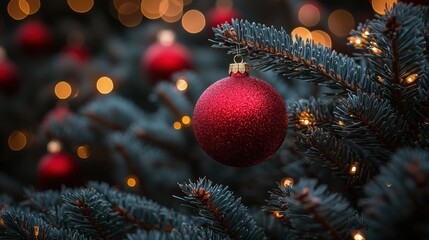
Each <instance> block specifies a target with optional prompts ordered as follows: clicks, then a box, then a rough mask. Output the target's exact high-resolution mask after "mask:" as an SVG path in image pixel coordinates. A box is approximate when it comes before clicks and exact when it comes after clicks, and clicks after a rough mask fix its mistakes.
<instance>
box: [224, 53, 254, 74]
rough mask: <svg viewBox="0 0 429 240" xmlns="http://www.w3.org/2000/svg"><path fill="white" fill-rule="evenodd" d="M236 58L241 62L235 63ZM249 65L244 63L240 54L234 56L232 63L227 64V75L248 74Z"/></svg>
mask: <svg viewBox="0 0 429 240" xmlns="http://www.w3.org/2000/svg"><path fill="white" fill-rule="evenodd" d="M237 58H240V59H241V61H240V62H237ZM249 72H250V65H249V64H247V63H245V62H244V59H243V57H242V56H241V55H240V54H237V55H235V56H234V63H231V64H229V70H228V74H229V75H231V74H238V73H240V74H246V73H247V74H249Z"/></svg>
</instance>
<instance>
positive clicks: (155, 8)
mask: <svg viewBox="0 0 429 240" xmlns="http://www.w3.org/2000/svg"><path fill="white" fill-rule="evenodd" d="M165 1H166V0H142V2H141V4H140V10H141V12H142V13H143V15H144V16H145V17H146V18H148V19H158V18H160V17H161V16H162V15H163V14H164V13H165V12H166V11H167V8H168V4H165V3H164V2H165Z"/></svg>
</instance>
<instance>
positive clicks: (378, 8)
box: [372, 0, 398, 15]
mask: <svg viewBox="0 0 429 240" xmlns="http://www.w3.org/2000/svg"><path fill="white" fill-rule="evenodd" d="M397 2H398V1H397V0H372V9H374V11H375V12H376V13H378V14H380V15H384V14H385V12H384V10H385V9H386V6H387V9H391V8H392V7H393V4H394V3H397Z"/></svg>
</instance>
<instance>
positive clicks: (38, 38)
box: [15, 21, 52, 55]
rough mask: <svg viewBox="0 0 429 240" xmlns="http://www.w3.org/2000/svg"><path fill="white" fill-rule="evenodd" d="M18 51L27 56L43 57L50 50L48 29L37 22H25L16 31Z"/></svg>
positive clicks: (50, 37)
mask: <svg viewBox="0 0 429 240" xmlns="http://www.w3.org/2000/svg"><path fill="white" fill-rule="evenodd" d="M15 37H16V42H17V44H18V47H19V49H20V50H21V51H22V52H23V53H25V54H28V55H44V54H46V53H48V52H49V51H50V50H51V49H52V35H51V32H50V30H49V28H48V27H47V26H46V25H45V24H44V23H42V22H39V21H27V22H24V23H23V24H21V25H20V26H19V28H18V29H17V31H16V36H15Z"/></svg>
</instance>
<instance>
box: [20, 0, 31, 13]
mask: <svg viewBox="0 0 429 240" xmlns="http://www.w3.org/2000/svg"><path fill="white" fill-rule="evenodd" d="M18 5H19V8H20V9H21V11H22V12H23V13H25V14H26V15H30V4H28V2H27V1H26V0H19V1H18Z"/></svg>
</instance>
